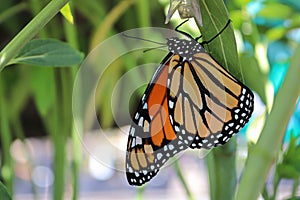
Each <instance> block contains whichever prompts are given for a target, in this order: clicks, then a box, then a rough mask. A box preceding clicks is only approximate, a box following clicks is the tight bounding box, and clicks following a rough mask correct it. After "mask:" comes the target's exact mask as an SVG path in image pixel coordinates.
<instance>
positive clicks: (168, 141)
mask: <svg viewBox="0 0 300 200" xmlns="http://www.w3.org/2000/svg"><path fill="white" fill-rule="evenodd" d="M167 46H168V49H169V51H170V53H169V54H168V55H167V56H166V57H165V59H164V60H163V61H162V62H161V64H160V66H159V67H158V69H157V70H156V72H155V73H154V75H153V78H152V80H151V81H150V83H149V85H148V87H147V89H146V91H145V94H144V96H143V97H142V99H141V102H140V104H139V106H138V109H137V110H138V111H137V112H136V114H135V116H134V118H133V123H132V125H131V128H130V131H129V137H128V144H127V155H126V174H127V180H128V182H129V184H131V185H142V184H144V183H145V182H147V181H149V180H150V179H151V178H152V177H153V176H155V175H156V174H157V172H158V171H159V169H160V168H161V166H162V165H163V164H164V163H165V162H166V161H167V160H168V159H169V158H170V157H172V156H174V155H175V154H177V153H179V152H180V151H183V150H185V149H187V148H205V149H210V148H213V147H216V146H219V145H222V144H225V143H226V142H227V141H228V140H229V139H230V138H231V137H232V136H233V135H234V134H236V133H237V132H238V131H239V130H240V129H241V128H242V127H243V126H244V125H245V124H246V123H247V122H248V120H249V118H250V116H251V114H252V111H253V98H254V97H253V94H252V92H251V90H250V89H248V88H247V87H246V86H245V85H244V84H243V83H241V82H240V81H238V80H237V79H236V78H234V77H233V76H232V75H231V74H230V73H229V72H227V71H226V70H225V69H223V67H222V66H221V65H220V64H218V63H217V62H216V61H215V60H214V59H213V58H212V57H211V56H210V54H208V53H207V52H206V51H205V49H204V47H203V46H202V44H201V43H198V42H197V41H196V40H193V39H191V40H187V39H179V38H176V37H174V38H169V39H167Z"/></svg>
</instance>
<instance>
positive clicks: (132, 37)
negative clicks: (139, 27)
mask: <svg viewBox="0 0 300 200" xmlns="http://www.w3.org/2000/svg"><path fill="white" fill-rule="evenodd" d="M122 36H124V37H127V38H131V39H137V40H142V41H146V42H151V43H154V44H159V45H162V46H163V45H164V46H166V44H165V43H162V42H156V41H153V40H148V39H145V38H140V37H135V36H131V35H126V34H124V33H123V34H122Z"/></svg>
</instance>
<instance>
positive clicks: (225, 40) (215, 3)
mask: <svg viewBox="0 0 300 200" xmlns="http://www.w3.org/2000/svg"><path fill="white" fill-rule="evenodd" d="M199 4H200V9H201V15H202V19H203V26H202V27H199V28H200V31H201V33H202V38H203V40H205V41H208V40H210V39H211V38H213V37H214V36H215V35H217V34H218V33H219V32H220V31H221V29H222V28H223V27H224V26H225V25H226V23H227V22H228V20H229V15H228V13H227V10H226V7H225V5H224V2H223V1H222V0H202V1H199ZM205 49H206V50H207V51H208V52H209V53H210V54H211V56H212V57H213V58H214V59H215V60H216V61H217V62H218V63H220V64H221V65H222V66H223V67H224V68H225V69H227V70H228V71H230V72H231V73H232V75H234V76H235V77H236V78H238V79H239V80H241V81H243V76H242V71H241V68H240V64H239V60H238V54H237V48H236V42H235V37H234V33H233V29H232V26H231V24H230V25H229V26H228V27H227V28H226V29H225V30H224V31H223V32H222V34H221V35H219V36H218V37H217V38H215V39H214V40H213V41H211V42H210V43H209V44H208V45H207V46H205Z"/></svg>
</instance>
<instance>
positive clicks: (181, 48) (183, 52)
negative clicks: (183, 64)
mask: <svg viewBox="0 0 300 200" xmlns="http://www.w3.org/2000/svg"><path fill="white" fill-rule="evenodd" d="M167 45H168V49H169V51H170V52H172V53H174V54H178V55H180V56H181V57H182V58H183V60H187V61H192V60H193V59H194V55H195V54H196V53H200V52H204V51H205V50H204V48H203V47H202V46H201V44H200V43H199V42H197V41H195V40H186V39H179V38H177V37H173V38H169V39H167Z"/></svg>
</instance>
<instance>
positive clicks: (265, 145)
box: [235, 45, 300, 200]
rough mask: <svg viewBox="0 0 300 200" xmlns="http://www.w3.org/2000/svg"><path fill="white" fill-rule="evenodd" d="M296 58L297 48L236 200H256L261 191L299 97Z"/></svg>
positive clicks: (297, 60)
mask: <svg viewBox="0 0 300 200" xmlns="http://www.w3.org/2000/svg"><path fill="white" fill-rule="evenodd" d="M299 57H300V45H299V46H298V47H297V48H296V50H295V53H294V55H293V57H292V59H291V65H290V67H289V70H288V72H287V74H286V78H285V80H284V82H283V84H282V86H281V88H280V89H279V91H278V93H277V96H276V98H275V101H274V106H273V108H272V110H271V112H270V115H269V117H268V119H267V121H266V124H265V126H264V128H263V131H262V133H261V136H260V138H259V140H258V142H257V144H256V145H255V146H254V147H253V149H252V151H251V152H249V156H248V160H247V164H246V167H245V170H244V175H243V177H242V179H241V182H240V186H239V188H238V191H237V195H236V198H235V199H237V200H239V199H243V200H252V199H257V197H258V195H259V193H260V192H261V190H262V188H263V185H264V182H265V180H266V178H267V175H268V172H269V169H270V167H271V165H272V163H273V162H274V160H275V157H276V155H277V152H278V150H279V148H280V145H281V142H282V139H283V137H284V134H285V130H286V126H287V124H288V122H289V119H290V116H291V115H292V113H293V111H294V108H295V105H296V101H297V99H298V97H299V94H300V84H298V83H297V80H299V78H300V66H299Z"/></svg>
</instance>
